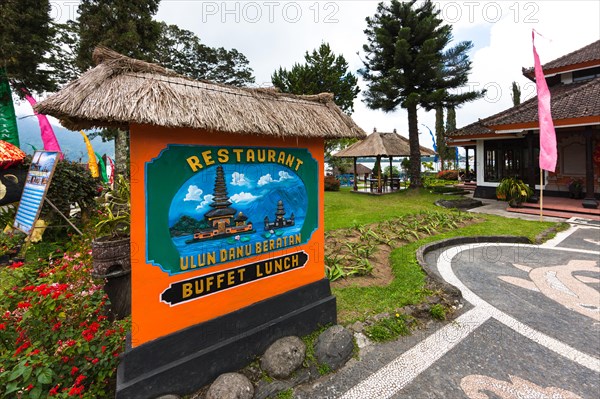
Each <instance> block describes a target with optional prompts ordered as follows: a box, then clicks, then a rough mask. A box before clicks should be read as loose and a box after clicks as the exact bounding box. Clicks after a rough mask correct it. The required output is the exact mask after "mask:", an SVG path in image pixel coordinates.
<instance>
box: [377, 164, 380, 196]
mask: <svg viewBox="0 0 600 399" xmlns="http://www.w3.org/2000/svg"><path fill="white" fill-rule="evenodd" d="M377 165H379V169H377V192H378V193H381V155H377Z"/></svg>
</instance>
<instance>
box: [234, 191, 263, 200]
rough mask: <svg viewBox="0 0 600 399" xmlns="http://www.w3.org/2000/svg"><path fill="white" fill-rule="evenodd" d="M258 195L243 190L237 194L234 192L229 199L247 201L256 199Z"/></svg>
mask: <svg viewBox="0 0 600 399" xmlns="http://www.w3.org/2000/svg"><path fill="white" fill-rule="evenodd" d="M257 198H258V197H257V196H255V195H252V194H250V193H245V192H243V191H242V192H241V193H239V194H234V195H232V196H231V198H230V199H231V201H232V202H235V203H248V202H252V201H254V200H255V199H257Z"/></svg>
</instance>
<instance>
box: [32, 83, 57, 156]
mask: <svg viewBox="0 0 600 399" xmlns="http://www.w3.org/2000/svg"><path fill="white" fill-rule="evenodd" d="M24 91H25V90H24ZM25 98H26V99H27V101H29V104H31V107H32V108H33V106H34V105H35V104H36V101H35V99H34V98H33V97H31V95H30V94H29V92H27V91H25ZM33 113H34V114H35V116H37V118H38V122H39V124H40V130H41V132H42V142H43V143H44V150H46V151H58V152H60V153H61V154H60V159H62V158H63V156H62V151H61V149H60V145H59V144H58V140H56V135H55V134H54V130H53V129H52V125H50V122H48V118H46V115H42V114H38V113H37V112H36V111H35V109H34V110H33Z"/></svg>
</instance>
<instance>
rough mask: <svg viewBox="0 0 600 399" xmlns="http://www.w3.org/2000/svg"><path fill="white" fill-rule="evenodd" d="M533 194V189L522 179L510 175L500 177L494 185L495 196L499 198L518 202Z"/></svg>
mask: <svg viewBox="0 0 600 399" xmlns="http://www.w3.org/2000/svg"><path fill="white" fill-rule="evenodd" d="M532 195H533V190H532V189H531V188H530V187H529V186H528V185H527V184H525V183H524V182H523V181H522V180H519V179H515V178H512V177H509V178H506V179H502V181H501V182H500V184H499V185H498V187H496V197H497V198H498V199H499V200H503V201H509V202H512V203H514V204H520V203H522V202H524V201H527V200H528V199H529V198H530V197H531V196H532Z"/></svg>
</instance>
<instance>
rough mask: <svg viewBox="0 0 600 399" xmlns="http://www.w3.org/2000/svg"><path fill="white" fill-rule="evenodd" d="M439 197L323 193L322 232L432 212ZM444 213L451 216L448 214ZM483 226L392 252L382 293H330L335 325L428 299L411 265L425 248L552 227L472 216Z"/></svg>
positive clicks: (417, 269)
mask: <svg viewBox="0 0 600 399" xmlns="http://www.w3.org/2000/svg"><path fill="white" fill-rule="evenodd" d="M439 198H442V196H441V195H438V194H431V193H429V192H428V191H427V190H420V191H414V190H407V191H404V192H400V193H396V194H390V195H385V196H369V195H361V194H354V193H351V192H350V191H349V190H343V191H340V192H326V193H325V230H326V231H327V230H335V229H340V228H347V227H351V226H353V225H355V224H357V223H358V224H370V223H374V222H379V221H382V220H386V219H391V218H394V217H398V216H402V215H406V214H410V213H415V212H419V211H422V210H433V209H435V210H437V211H440V210H442V208H439V207H437V206H435V205H434V204H433V202H434V201H435V200H436V199H439ZM448 212H452V211H450V210H448ZM477 217H478V218H480V219H482V222H480V223H476V224H472V225H469V226H466V227H463V228H460V229H456V230H452V231H448V232H446V233H442V234H438V235H435V236H431V237H427V238H425V239H422V240H419V241H416V242H414V243H410V244H408V245H405V246H402V247H400V248H396V249H395V250H394V251H392V253H391V256H390V260H391V266H392V271H393V273H394V276H395V278H394V280H393V281H392V283H391V284H390V285H388V286H386V287H345V288H339V289H335V288H334V290H333V291H334V294H335V295H336V297H337V303H338V314H339V322H340V323H342V324H347V323H351V322H353V321H355V320H363V319H365V318H367V317H369V316H370V315H375V314H378V313H383V312H395V311H396V310H398V309H400V308H401V307H402V306H405V305H411V304H416V303H419V302H421V301H422V300H423V299H424V298H425V297H426V296H427V295H428V294H429V293H428V292H427V291H426V289H425V274H424V273H423V271H422V270H421V268H420V266H419V265H418V264H417V261H416V256H415V253H416V250H417V249H418V248H419V247H420V246H422V245H424V244H426V243H429V242H433V241H438V240H441V239H445V238H450V237H457V236H478V235H514V236H525V237H528V238H529V239H530V240H533V239H534V238H535V237H536V236H537V235H539V234H540V233H541V232H543V231H544V230H546V229H548V228H550V227H553V226H556V223H551V222H537V221H526V220H521V219H508V218H503V217H499V216H493V215H479V214H478V215H477Z"/></svg>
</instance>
